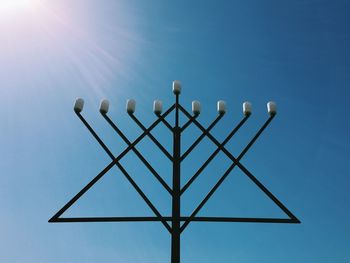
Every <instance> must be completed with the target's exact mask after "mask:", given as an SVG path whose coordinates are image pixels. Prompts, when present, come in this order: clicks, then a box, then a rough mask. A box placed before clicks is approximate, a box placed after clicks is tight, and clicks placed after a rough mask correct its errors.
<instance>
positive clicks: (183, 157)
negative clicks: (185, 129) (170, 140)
mask: <svg viewBox="0 0 350 263" xmlns="http://www.w3.org/2000/svg"><path fill="white" fill-rule="evenodd" d="M223 116H224V114H219V115H218V116H217V117H216V118H215V120H214V121H213V122H212V123H211V124H210V125H209V127H208V128H207V129H206V131H207V132H209V131H211V130H212V129H213V128H214V127H215V125H216V124H217V123H218V122H219V120H221V118H222V117H223ZM191 119H192V117H191ZM194 121H195V119H193V120H192V121H191V123H192V122H194ZM205 136H206V134H205V133H202V134H201V135H200V136H199V137H198V138H197V140H195V142H194V143H193V144H192V145H191V146H190V147H189V148H188V149H187V151H186V152H185V153H184V154H183V155H182V156H181V161H183V160H184V159H185V158H186V157H187V156H188V155H189V154H190V153H191V152H192V151H193V149H194V148H195V147H196V146H197V145H198V144H199V143H200V142H201V141H202V140H203V138H204V137H205Z"/></svg>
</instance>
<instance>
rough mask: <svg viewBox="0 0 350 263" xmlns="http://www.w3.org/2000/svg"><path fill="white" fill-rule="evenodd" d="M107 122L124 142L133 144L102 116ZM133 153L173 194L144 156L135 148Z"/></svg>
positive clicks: (105, 116)
mask: <svg viewBox="0 0 350 263" xmlns="http://www.w3.org/2000/svg"><path fill="white" fill-rule="evenodd" d="M102 116H103V117H104V118H105V120H106V121H107V122H108V123H109V125H111V127H112V128H113V129H114V130H115V131H116V132H117V133H118V135H119V136H120V137H121V138H122V139H123V140H124V142H125V143H126V144H127V145H128V146H130V145H131V142H130V141H129V139H128V138H127V137H126V136H125V135H124V133H123V132H122V131H121V130H120V129H119V128H118V127H117V126H116V125H115V123H114V122H113V121H112V120H111V119H110V118H109V117H108V116H107V114H102ZM131 149H132V151H133V152H134V153H135V154H136V156H137V157H138V158H139V159H140V160H141V161H142V162H143V163H144V165H145V166H146V167H147V168H148V170H149V171H150V172H151V173H152V174H153V175H154V177H155V178H156V179H157V180H158V181H159V182H160V183H161V184H162V185H163V187H164V188H165V189H166V190H167V191H168V192H169V193H170V194H172V190H171V188H170V187H169V186H168V184H167V183H166V182H165V181H164V180H163V178H162V177H161V176H160V175H159V174H158V173H157V171H156V170H155V169H154V168H153V167H152V166H151V164H150V163H149V162H148V161H147V160H146V159H145V158H144V157H143V156H142V154H141V153H140V152H139V151H138V150H137V149H136V148H135V147H132V148H131Z"/></svg>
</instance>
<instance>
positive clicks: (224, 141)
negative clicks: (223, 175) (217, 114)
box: [181, 115, 250, 194]
mask: <svg viewBox="0 0 350 263" xmlns="http://www.w3.org/2000/svg"><path fill="white" fill-rule="evenodd" d="M249 116H250V115H247V116H245V117H244V118H243V119H242V120H241V121H240V122H239V123H238V124H237V126H236V127H235V128H233V130H232V131H231V132H230V133H229V134H228V136H227V137H226V138H225V139H224V140H223V142H222V143H221V144H220V145H221V146H225V144H226V143H228V142H229V141H230V139H231V138H232V136H233V135H235V134H236V132H237V131H238V130H239V129H240V128H241V127H242V126H243V124H244V123H245V122H246V121H247V119H248V118H249ZM204 136H205V135H204ZM220 150H221V149H220V147H218V148H217V149H216V150H215V151H214V152H213V153H212V154H211V155H210V156H209V158H208V159H207V160H206V161H205V162H204V164H203V165H202V166H201V167H200V168H199V169H198V170H197V172H196V173H195V174H194V175H193V176H192V177H191V178H190V180H188V182H187V183H186V184H185V185H184V186H183V187H182V189H181V194H183V193H184V192H185V191H186V189H187V188H189V187H190V185H191V184H192V183H193V182H194V181H195V180H196V179H197V177H198V176H199V175H200V174H201V173H202V172H203V170H204V169H205V168H206V167H207V166H208V164H209V163H210V162H211V161H212V160H213V159H214V158H215V156H216V155H217V154H218V153H219V152H220Z"/></svg>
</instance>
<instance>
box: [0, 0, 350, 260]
mask: <svg viewBox="0 0 350 263" xmlns="http://www.w3.org/2000/svg"><path fill="white" fill-rule="evenodd" d="M16 1H19V2H18V4H17V5H13V4H12V3H14V2H12V3H11V4H9V3H10V2H9V1H6V0H0V80H1V84H0V124H1V125H0V126H1V128H0V157H1V161H0V211H1V217H0V262H11V263H12V262H16V263H17V262H18V263H22V262H26V263H27V262H29V263H31V262H33V263H34V262H35V263H46V262H50V263H56V262H57V263H58V262H67V263H70V262H84V263H90V262H152V263H158V262H159V263H160V262H162V263H164V262H170V235H169V233H168V232H167V231H166V229H165V228H164V226H163V225H162V224H161V223H88V224H87V223H84V224H81V223H67V224H49V223H48V222H47V221H48V219H49V218H50V217H51V216H52V215H53V214H54V213H55V212H56V211H58V210H59V209H60V208H61V207H62V206H63V205H64V204H65V203H66V202H67V201H68V200H69V199H70V198H71V197H72V196H74V195H75V194H76V193H77V192H78V191H79V190H80V189H81V188H82V187H83V186H84V185H85V184H86V183H88V182H89V181H90V180H91V179H92V178H93V177H94V176H95V175H96V174H97V173H99V172H100V171H101V170H102V169H103V168H104V167H105V166H106V165H107V164H109V163H110V159H109V157H108V156H107V155H106V154H105V152H103V150H102V149H101V147H100V146H99V145H98V144H97V143H96V142H95V141H94V139H93V138H92V136H91V135H90V134H89V133H88V131H87V129H85V128H84V127H83V124H82V123H81V122H80V121H79V119H78V118H77V117H76V115H75V114H74V112H73V103H74V101H75V99H76V98H77V97H82V98H84V100H85V108H84V111H83V115H84V117H85V118H86V119H87V120H88V122H89V123H90V124H91V125H92V126H93V127H94V128H95V129H96V131H97V133H98V134H99V135H101V137H102V138H103V140H104V141H105V142H106V143H107V144H108V146H109V147H111V149H112V151H113V153H114V154H115V155H117V154H118V153H120V152H121V151H122V150H123V149H124V147H126V145H125V144H124V143H123V142H122V140H121V139H120V138H119V137H118V136H116V135H115V134H114V132H113V130H112V129H111V128H110V127H109V126H108V124H107V123H106V122H105V120H103V118H102V117H101V116H100V114H99V112H98V107H99V102H100V100H101V99H103V98H108V99H109V100H110V103H111V105H110V113H109V116H110V117H111V118H112V119H113V120H114V121H115V122H116V123H117V124H118V126H119V127H120V128H121V130H122V131H123V132H125V133H126V134H127V136H128V138H129V139H130V140H133V139H135V138H136V137H137V136H138V135H139V134H140V133H141V130H140V129H138V128H137V127H136V125H135V124H133V122H132V120H131V119H130V118H129V117H128V116H127V114H126V112H125V101H126V100H127V99H129V98H133V99H135V100H136V101H137V107H136V116H137V117H138V118H139V119H140V120H141V121H142V122H143V123H145V125H146V126H148V125H149V124H150V123H152V121H154V120H155V116H154V114H153V113H152V103H153V100H154V99H160V100H162V101H163V103H164V108H167V107H169V106H170V105H171V104H172V103H173V100H174V96H173V94H172V92H171V83H172V81H173V80H174V79H178V80H180V81H181V83H182V94H181V103H182V104H183V105H184V106H185V107H186V108H187V109H188V110H190V104H191V101H192V100H199V101H200V102H201V103H202V113H201V115H200V117H199V120H200V121H201V122H202V123H203V125H205V126H207V125H208V124H209V123H210V122H211V121H212V120H213V119H214V118H215V117H216V114H217V113H216V102H217V101H218V100H221V99H222V100H225V101H226V102H227V108H228V112H227V114H226V116H225V117H224V118H223V119H222V120H221V121H220V123H219V124H218V125H217V127H216V128H215V129H214V130H213V134H214V135H215V136H216V137H217V138H218V140H219V141H221V140H223V139H224V137H225V136H226V135H227V134H228V133H229V132H230V131H231V129H232V128H233V127H234V126H235V125H236V124H237V123H238V122H239V120H240V119H241V118H242V103H243V102H244V101H251V102H252V104H253V114H252V116H251V117H250V119H249V120H248V121H247V124H246V125H245V126H244V127H243V128H242V130H240V131H239V132H238V134H237V136H235V137H234V138H233V140H232V141H231V142H230V143H229V144H228V145H227V148H228V149H229V150H230V151H232V153H234V154H235V155H238V154H239V153H240V151H241V150H242V149H243V148H244V146H245V144H246V143H247V142H248V141H249V139H250V138H251V136H252V135H253V134H254V133H255V132H256V131H257V130H258V129H259V128H260V126H261V125H262V124H263V122H264V121H265V120H266V119H267V118H268V115H267V112H266V103H267V102H268V101H270V100H273V101H276V102H277V106H278V114H277V116H276V118H275V119H274V120H273V121H272V123H271V125H270V126H269V127H268V128H267V130H266V131H265V132H264V133H263V135H262V136H261V138H260V139H259V141H258V142H257V143H256V144H255V145H254V146H253V147H252V149H251V150H250V151H249V152H248V153H247V155H246V156H245V157H244V158H243V159H242V163H243V164H244V165H245V166H246V167H247V168H248V169H249V170H250V171H251V172H252V173H253V174H254V175H255V176H256V177H257V178H258V179H259V180H260V181H261V182H262V183H264V184H265V186H267V188H268V189H269V190H271V192H272V193H274V194H275V195H276V196H277V197H278V198H279V199H280V200H281V201H282V202H283V203H284V204H285V205H286V206H287V207H288V208H289V209H290V210H291V211H292V212H293V213H294V214H295V215H296V216H297V217H298V218H299V219H300V220H301V222H302V223H301V224H300V225H287V224H242V223H230V224H229V223H221V224H220V223H191V224H190V225H189V227H188V228H187V229H186V231H185V232H184V234H183V236H182V244H181V246H182V247H181V249H182V251H181V258H182V262H183V263H186V262H241V263H251V262H258V261H259V262H263V263H264V262H266V263H267V262H269V263H270V262H286V263H289V262H318V263H328V262H350V249H349V248H350V223H349V222H350V211H349V201H350V196H349V188H350V179H349V176H350V174H349V168H348V166H347V161H348V159H349V155H350V139H349V134H350V121H349V117H348V112H349V106H348V105H349V98H350V91H349V83H350V52H349V46H350V31H349V26H348V25H349V24H350V16H349V15H350V3H349V2H348V1H340V0H337V1H311V0H309V1H273V0H267V1H256V0H248V1H221V0H220V1H215V2H212V1H182V0H181V1H159V0H151V1H140V0H131V1H124V0H120V1H111V0H105V1H97V0H76V1H68V0H60V1H58V0H51V1H50V0H16ZM199 134H200V133H199V131H198V130H197V129H195V128H194V127H191V128H189V130H188V133H186V134H185V135H184V145H183V149H186V147H188V146H189V145H190V144H191V142H192V141H193V140H194V138H196V136H198V135H199ZM154 135H155V136H156V137H157V138H159V140H160V141H161V142H162V143H164V145H165V146H166V147H167V149H169V151H171V146H172V144H171V135H170V134H169V133H168V131H167V130H166V129H165V128H159V129H156V130H155V131H154ZM139 149H140V151H141V152H142V153H143V154H144V155H145V156H146V157H147V160H149V162H150V163H152V164H154V165H155V168H156V170H157V171H159V173H160V174H161V175H162V176H163V177H164V180H166V181H167V182H168V183H169V184H170V183H171V166H170V162H169V161H167V160H166V159H165V158H164V157H161V153H160V152H159V151H157V149H156V147H155V146H154V145H152V143H151V142H150V141H149V140H146V141H144V142H143V143H141V144H140V147H139ZM214 149H215V147H214V145H213V144H212V143H211V142H210V141H209V140H208V139H205V140H204V141H203V143H202V144H201V145H200V146H199V147H198V149H197V150H196V151H195V152H194V153H193V154H192V155H191V156H190V159H189V160H188V161H185V162H184V166H183V168H182V172H183V178H182V181H183V182H186V180H188V178H190V176H191V174H193V173H194V172H195V171H196V169H198V168H199V167H200V165H201V163H202V162H203V161H205V160H206V158H207V157H208V156H209V155H210V153H211V152H212V151H213V150H214ZM122 164H123V165H125V167H126V169H127V170H128V171H129V172H130V174H132V176H133V178H135V180H136V181H137V182H138V183H139V184H140V185H141V186H142V189H144V190H145V192H146V193H147V195H149V196H150V199H151V200H152V202H154V204H155V205H156V206H157V207H158V208H159V210H160V212H161V213H162V214H163V215H169V214H170V211H171V209H170V205H171V202H170V197H169V195H167V193H166V192H165V191H164V190H163V189H162V188H161V186H160V185H159V184H158V183H157V181H156V180H154V179H153V178H152V177H151V176H150V175H149V173H148V172H147V170H146V169H145V167H144V166H143V165H142V164H141V163H140V162H139V161H138V160H137V158H136V157H135V156H134V155H132V154H131V155H128V156H127V157H126V158H125V159H123V161H122ZM229 165H230V162H229V160H228V159H227V158H226V157H225V156H224V155H223V154H219V156H218V158H216V159H215V160H214V162H213V163H212V165H211V166H210V167H209V168H208V170H206V171H205V172H204V173H203V174H202V175H201V176H200V177H199V179H198V181H197V182H196V183H195V184H193V185H192V186H191V188H190V189H189V191H188V192H186V194H184V197H183V198H184V199H183V201H182V213H183V214H184V215H188V214H190V213H191V211H192V210H193V209H194V208H195V207H196V206H197V205H198V203H199V201H200V200H201V199H202V198H203V197H204V196H205V194H206V193H207V192H208V191H209V190H210V188H211V186H212V185H213V184H214V183H215V182H216V180H217V179H218V178H219V176H220V175H221V174H222V173H223V172H224V171H225V169H226V168H227V167H228V166H229ZM65 215H66V216H148V215H150V216H152V215H153V214H152V211H150V209H149V208H148V207H147V206H146V205H145V204H144V203H143V201H142V199H141V198H140V197H139V196H138V195H137V193H136V192H135V190H133V189H132V188H131V186H130V185H129V184H128V183H127V181H126V180H125V178H124V177H123V176H122V174H121V172H120V171H119V170H118V169H117V168H113V169H111V171H110V172H109V173H108V174H106V176H105V177H104V178H103V179H102V180H101V181H100V182H98V183H97V184H96V185H95V186H94V187H93V188H92V189H91V190H90V191H89V192H88V193H87V194H86V195H85V196H84V197H82V198H81V200H79V202H77V203H76V204H75V205H74V206H73V207H72V208H71V209H70V210H69V211H67V212H66V214H65ZM199 215H201V216H236V217H240V216H252V217H253V216H256V217H270V216H271V217H275V216H276V217H283V216H284V214H283V213H282V212H281V211H280V210H279V209H278V208H276V206H275V205H274V204H273V203H272V202H271V201H269V200H268V199H267V198H266V197H265V196H264V195H263V194H262V193H261V192H260V191H259V190H258V189H257V188H256V187H255V186H254V185H253V184H252V183H251V182H250V181H249V180H247V178H246V177H245V176H244V174H243V173H242V172H241V171H239V170H236V169H235V170H234V171H233V172H232V174H230V176H229V177H228V178H227V180H226V181H225V182H224V184H223V185H222V187H221V188H220V189H219V190H218V191H217V192H216V193H215V195H214V196H213V198H212V199H211V200H210V201H209V202H208V203H207V205H206V206H205V207H204V208H203V210H202V211H201V212H200V213H199Z"/></svg>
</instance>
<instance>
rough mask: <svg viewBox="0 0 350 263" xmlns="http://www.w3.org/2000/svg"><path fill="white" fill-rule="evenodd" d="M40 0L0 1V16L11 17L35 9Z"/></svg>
mask: <svg viewBox="0 0 350 263" xmlns="http://www.w3.org/2000/svg"><path fill="white" fill-rule="evenodd" d="M39 1H40V0H0V16H13V15H18V14H20V13H23V12H24V11H30V10H33V9H35V8H36V7H37V5H38V4H39Z"/></svg>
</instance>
